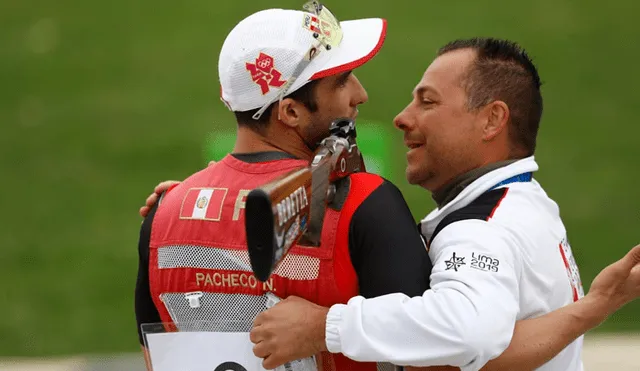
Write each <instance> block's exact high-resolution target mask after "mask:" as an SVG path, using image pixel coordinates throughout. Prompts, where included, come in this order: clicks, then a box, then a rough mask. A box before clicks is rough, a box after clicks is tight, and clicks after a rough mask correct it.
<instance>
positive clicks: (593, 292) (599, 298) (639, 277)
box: [587, 245, 640, 317]
mask: <svg viewBox="0 0 640 371" xmlns="http://www.w3.org/2000/svg"><path fill="white" fill-rule="evenodd" d="M587 296H591V297H593V298H594V299H595V300H594V301H595V302H599V303H601V304H603V305H605V306H606V307H605V310H606V316H607V317H608V316H610V315H611V314H613V313H614V312H616V311H617V310H618V309H620V308H622V307H623V306H624V305H625V304H627V303H629V302H630V301H633V300H635V299H637V298H638V297H640V245H638V246H636V247H634V248H633V249H631V251H629V252H628V253H627V255H625V256H624V257H623V258H622V259H620V260H618V261H616V262H615V263H613V264H611V265H609V266H608V267H606V268H605V269H603V270H602V271H601V272H600V273H599V274H598V275H597V276H596V278H595V279H594V280H593V282H592V283H591V288H590V289H589V293H588V294H587Z"/></svg>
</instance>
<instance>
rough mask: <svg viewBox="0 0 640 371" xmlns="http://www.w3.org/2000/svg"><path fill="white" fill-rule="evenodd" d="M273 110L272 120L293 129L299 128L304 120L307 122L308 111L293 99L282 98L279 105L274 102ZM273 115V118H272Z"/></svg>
mask: <svg viewBox="0 0 640 371" xmlns="http://www.w3.org/2000/svg"><path fill="white" fill-rule="evenodd" d="M274 108H275V109H274V110H273V112H272V113H271V114H272V119H275V120H277V121H280V122H282V123H283V124H285V125H287V126H289V127H292V128H295V127H298V126H300V125H301V124H302V123H303V122H305V120H308V111H307V109H306V108H305V107H304V105H303V104H302V103H300V102H298V101H296V100H294V99H291V98H284V99H283V100H282V101H281V102H280V104H279V105H278V103H277V102H276V107H274ZM273 115H275V117H273Z"/></svg>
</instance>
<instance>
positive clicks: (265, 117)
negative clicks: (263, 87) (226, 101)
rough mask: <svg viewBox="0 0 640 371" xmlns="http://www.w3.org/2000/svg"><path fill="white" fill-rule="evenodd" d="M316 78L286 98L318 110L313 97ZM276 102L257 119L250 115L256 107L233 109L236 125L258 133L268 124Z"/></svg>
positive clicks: (257, 109) (311, 109) (312, 109)
mask: <svg viewBox="0 0 640 371" xmlns="http://www.w3.org/2000/svg"><path fill="white" fill-rule="evenodd" d="M318 81H320V80H319V79H318V80H311V81H309V82H308V83H306V84H305V85H304V86H302V87H301V88H300V89H298V90H296V91H294V92H293V93H291V94H288V95H287V96H286V98H291V99H295V100H297V101H299V102H300V103H302V104H304V106H305V107H307V109H308V110H309V111H311V112H315V111H317V110H318V105H317V104H316V97H315V87H316V85H317V83H318ZM276 104H278V101H276V102H274V103H272V104H271V105H270V106H269V107H268V108H267V109H266V110H265V111H264V112H263V113H262V116H260V118H259V119H257V120H255V119H254V118H253V117H252V116H253V115H254V114H255V113H256V112H258V111H259V110H260V108H256V109H253V110H250V111H242V112H239V111H234V112H233V113H234V114H235V116H236V121H238V126H244V127H247V128H249V129H251V130H254V131H256V132H258V133H263V132H264V129H266V128H267V126H268V125H269V118H270V117H271V111H273V107H275V105H276Z"/></svg>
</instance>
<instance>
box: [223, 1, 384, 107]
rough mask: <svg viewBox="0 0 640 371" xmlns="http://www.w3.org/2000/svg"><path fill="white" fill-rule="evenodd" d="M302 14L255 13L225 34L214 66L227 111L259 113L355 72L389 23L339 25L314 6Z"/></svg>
mask: <svg viewBox="0 0 640 371" xmlns="http://www.w3.org/2000/svg"><path fill="white" fill-rule="evenodd" d="M305 10H306V11H297V10H286V9H268V10H263V11H259V12H257V13H254V14H252V15H250V16H248V17H247V18H245V19H243V20H242V21H241V22H240V23H238V24H237V25H236V26H235V27H234V28H233V30H231V32H230V33H229V35H228V36H227V38H226V40H225V41H224V44H223V45H222V50H221V52H220V58H219V61H218V73H219V77H220V96H221V99H222V101H223V102H224V103H225V105H226V106H227V108H229V109H230V110H231V111H249V110H254V109H258V108H262V109H261V110H260V111H259V112H258V114H257V115H255V116H254V118H255V119H257V118H258V117H259V116H260V115H261V114H262V112H263V110H264V109H266V108H267V107H268V106H270V105H271V104H272V103H274V102H276V101H277V100H279V99H282V98H283V97H284V96H286V95H288V94H290V93H292V92H294V91H296V90H298V89H299V88H301V87H302V86H303V85H305V84H306V83H307V82H309V81H311V80H315V79H319V78H322V77H326V76H331V75H335V74H338V73H342V72H345V71H349V70H352V69H354V68H357V67H359V66H361V65H363V64H364V63H366V62H367V61H369V60H370V59H371V58H373V57H374V56H375V55H376V54H377V52H378V51H379V50H380V48H381V47H382V44H383V43H384V39H385V36H386V29H387V22H386V20H384V19H381V18H369V19H359V20H350V21H343V22H338V21H337V20H336V19H335V17H334V16H333V14H331V12H330V11H329V10H328V9H327V8H326V7H324V6H322V5H320V4H319V3H318V2H317V1H313V2H309V3H307V4H305Z"/></svg>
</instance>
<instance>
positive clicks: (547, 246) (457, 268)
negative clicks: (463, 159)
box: [326, 157, 583, 371]
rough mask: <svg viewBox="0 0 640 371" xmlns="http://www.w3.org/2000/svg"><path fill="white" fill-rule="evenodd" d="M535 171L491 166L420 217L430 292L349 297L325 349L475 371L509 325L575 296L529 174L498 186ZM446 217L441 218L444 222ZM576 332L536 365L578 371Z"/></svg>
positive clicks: (571, 265)
mask: <svg viewBox="0 0 640 371" xmlns="http://www.w3.org/2000/svg"><path fill="white" fill-rule="evenodd" d="M537 169H538V166H537V164H536V163H535V161H534V159H533V158H532V157H531V158H527V159H523V160H520V161H517V162H515V163H513V164H511V165H508V166H506V167H503V168H500V169H497V170H494V171H492V172H490V173H488V174H485V175H484V176H482V177H480V178H479V179H477V180H476V181H474V182H473V183H472V184H470V185H469V186H467V187H466V188H465V189H464V190H463V191H462V192H461V193H460V194H459V195H458V196H457V197H456V198H455V199H454V200H453V201H452V202H450V203H449V204H447V205H446V206H444V207H443V208H442V209H437V210H434V211H433V212H431V213H430V214H429V215H427V217H426V218H425V219H424V220H423V221H422V223H421V228H422V233H423V234H424V235H425V237H426V238H427V239H428V240H429V239H430V238H431V236H432V235H433V234H434V231H435V230H436V227H437V226H438V225H439V224H441V222H442V225H445V227H444V228H442V225H441V226H440V227H439V229H438V231H437V234H436V235H435V237H434V238H433V239H432V240H431V241H430V245H429V248H430V250H429V255H430V257H431V259H432V261H433V266H434V268H433V272H432V275H431V290H429V291H427V292H425V293H424V295H422V296H420V297H414V298H409V297H407V296H405V295H402V294H391V295H385V296H381V297H378V298H373V299H364V298H362V297H355V298H353V299H351V300H350V301H349V302H348V303H347V304H346V305H342V304H339V305H334V306H333V307H331V309H330V310H329V313H328V316H327V323H326V345H327V348H328V349H329V351H331V352H341V353H343V354H345V355H346V356H347V357H349V358H352V359H354V360H358V361H378V362H391V363H395V364H397V365H412V366H432V365H451V366H458V367H460V368H461V369H462V370H465V371H466V370H478V369H480V368H481V367H482V366H484V365H485V364H486V363H487V362H488V361H489V360H491V359H493V358H495V357H497V356H499V355H500V354H501V353H502V352H503V351H504V350H505V349H506V348H507V346H508V345H509V343H510V341H511V337H512V334H513V329H514V326H515V322H516V321H517V320H519V319H525V318H532V317H536V316H540V315H543V314H545V313H548V312H550V311H552V310H554V309H557V308H560V307H562V306H564V305H567V304H569V303H571V302H573V301H574V300H577V298H579V297H580V296H582V295H583V294H582V285H581V283H580V276H579V272H578V269H577V266H576V264H575V261H574V259H573V254H572V252H571V248H570V247H569V244H568V242H567V237H566V231H565V228H564V225H563V223H562V221H561V219H560V217H559V210H558V207H557V205H556V204H555V202H553V201H552V200H551V199H550V198H548V197H547V195H546V193H545V192H544V190H543V189H542V188H541V186H540V185H539V183H538V182H536V181H535V180H532V181H525V182H514V183H509V184H506V185H504V186H501V187H498V188H497V189H494V190H492V188H493V187H494V186H496V185H497V184H498V183H500V182H502V181H504V180H506V179H510V178H512V177H514V176H517V175H519V174H523V173H527V172H533V171H536V170H537ZM443 220H444V222H443ZM581 349H582V338H579V339H578V340H576V341H575V342H574V343H572V344H571V345H570V346H569V347H567V348H566V349H565V350H564V351H563V352H561V353H560V354H559V355H558V356H556V357H555V358H553V359H552V360H551V361H550V362H548V363H547V364H545V365H544V366H543V367H542V368H540V370H545V371H547V370H558V371H559V370H563V371H567V370H572V371H573V370H582V362H581Z"/></svg>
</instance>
